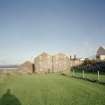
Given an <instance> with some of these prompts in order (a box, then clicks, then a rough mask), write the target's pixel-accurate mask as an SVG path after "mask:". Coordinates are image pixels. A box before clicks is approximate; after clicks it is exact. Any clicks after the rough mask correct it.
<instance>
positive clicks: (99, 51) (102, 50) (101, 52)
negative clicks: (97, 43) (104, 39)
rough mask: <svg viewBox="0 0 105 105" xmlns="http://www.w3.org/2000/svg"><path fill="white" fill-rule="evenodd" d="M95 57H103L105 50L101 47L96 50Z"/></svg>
mask: <svg viewBox="0 0 105 105" xmlns="http://www.w3.org/2000/svg"><path fill="white" fill-rule="evenodd" d="M97 55H105V49H104V48H103V47H102V46H101V47H99V48H98V50H97Z"/></svg>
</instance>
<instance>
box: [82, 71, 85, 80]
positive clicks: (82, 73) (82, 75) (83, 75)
mask: <svg viewBox="0 0 105 105" xmlns="http://www.w3.org/2000/svg"><path fill="white" fill-rule="evenodd" d="M82 77H83V78H84V77H85V76H84V70H83V71H82Z"/></svg>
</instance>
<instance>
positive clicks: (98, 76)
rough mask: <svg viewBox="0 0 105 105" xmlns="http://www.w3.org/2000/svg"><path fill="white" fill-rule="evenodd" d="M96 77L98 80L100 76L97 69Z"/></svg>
mask: <svg viewBox="0 0 105 105" xmlns="http://www.w3.org/2000/svg"><path fill="white" fill-rule="evenodd" d="M97 74H98V75H97V79H98V81H99V78H100V73H99V71H97Z"/></svg>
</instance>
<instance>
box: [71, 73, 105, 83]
mask: <svg viewBox="0 0 105 105" xmlns="http://www.w3.org/2000/svg"><path fill="white" fill-rule="evenodd" d="M72 75H73V72H71V76H72ZM74 76H75V77H81V78H82V77H83V73H82V71H81V72H78V71H75V73H74ZM84 78H88V79H90V80H98V76H97V72H96V73H87V72H84ZM99 81H100V82H104V83H105V74H100V75H99Z"/></svg>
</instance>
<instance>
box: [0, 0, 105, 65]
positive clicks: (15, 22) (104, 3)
mask: <svg viewBox="0 0 105 105" xmlns="http://www.w3.org/2000/svg"><path fill="white" fill-rule="evenodd" d="M99 46H103V47H104V46H105V0H0V64H19V63H20V62H24V61H25V60H29V59H31V60H33V58H34V57H35V56H37V55H38V54H40V53H42V52H48V53H50V54H54V53H57V52H63V53H67V54H70V55H74V54H76V55H77V56H78V57H89V56H93V55H95V54H96V50H97V48H98V47H99Z"/></svg>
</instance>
